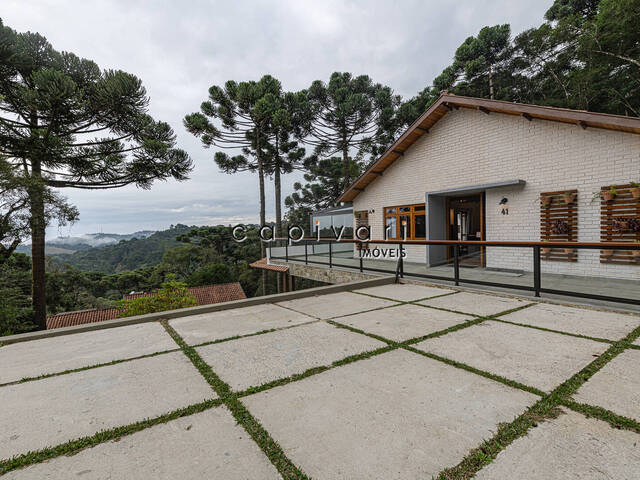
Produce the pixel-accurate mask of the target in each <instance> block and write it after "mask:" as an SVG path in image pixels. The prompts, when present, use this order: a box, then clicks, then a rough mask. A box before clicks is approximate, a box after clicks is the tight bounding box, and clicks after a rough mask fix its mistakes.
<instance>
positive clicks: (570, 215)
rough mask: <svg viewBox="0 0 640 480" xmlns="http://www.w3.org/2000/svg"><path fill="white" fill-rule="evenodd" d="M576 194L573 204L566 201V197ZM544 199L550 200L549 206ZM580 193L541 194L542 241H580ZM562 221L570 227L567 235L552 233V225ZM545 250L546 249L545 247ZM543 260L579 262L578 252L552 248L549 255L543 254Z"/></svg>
mask: <svg viewBox="0 0 640 480" xmlns="http://www.w3.org/2000/svg"><path fill="white" fill-rule="evenodd" d="M571 194H575V199H574V200H573V201H572V202H571V203H567V202H566V201H565V198H564V196H565V195H571ZM543 198H550V199H551V201H550V203H549V204H548V205H546V206H545V205H543V204H542V199H543ZM577 204H578V191H577V190H560V191H556V192H543V193H541V194H540V240H548V241H553V242H575V241H576V240H577V239H578V209H577ZM556 220H562V221H564V222H566V223H567V225H568V226H569V231H568V232H567V233H563V234H559V233H553V232H552V231H551V229H552V227H551V223H552V222H554V221H556ZM543 248H544V247H543ZM541 257H542V259H543V260H547V261H553V262H577V261H578V252H577V251H572V252H570V253H566V252H565V251H564V250H563V249H559V248H552V249H551V251H550V252H548V253H542V256H541Z"/></svg>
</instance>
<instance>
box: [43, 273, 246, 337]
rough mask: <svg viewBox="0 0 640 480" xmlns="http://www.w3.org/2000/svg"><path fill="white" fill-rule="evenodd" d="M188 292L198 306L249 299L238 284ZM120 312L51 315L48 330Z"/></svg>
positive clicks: (148, 294)
mask: <svg viewBox="0 0 640 480" xmlns="http://www.w3.org/2000/svg"><path fill="white" fill-rule="evenodd" d="M187 290H188V291H189V293H190V294H191V295H193V296H194V297H195V298H196V301H197V302H198V305H211V304H212V303H222V302H230V301H232V300H242V299H244V298H247V297H246V295H245V294H244V290H242V286H241V285H240V284H239V283H238V282H231V283H220V284H218V285H204V286H202V287H189V288H188V289H187ZM154 295H156V292H140V293H132V294H129V295H125V296H124V297H123V298H124V300H131V299H133V298H139V297H152V296H154ZM119 312H120V310H119V309H117V308H103V309H92V310H78V311H76V312H65V313H58V314H57V315H50V316H48V317H47V330H49V329H52V328H62V327H71V326H73V325H83V324H85V323H93V322H102V321H105V320H113V319H114V318H118V313H119Z"/></svg>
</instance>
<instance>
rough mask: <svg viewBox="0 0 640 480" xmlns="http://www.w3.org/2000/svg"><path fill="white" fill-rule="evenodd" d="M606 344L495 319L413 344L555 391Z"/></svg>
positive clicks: (418, 347) (605, 347)
mask: <svg viewBox="0 0 640 480" xmlns="http://www.w3.org/2000/svg"><path fill="white" fill-rule="evenodd" d="M608 347H609V344H606V343H601V342H595V341H593V340H586V339H583V338H577V337H570V336H568V335H562V334H560V333H552V332H545V331H542V330H535V329H533V328H527V327H519V326H517V325H509V324H506V323H499V322H492V321H486V322H483V323H480V324H478V325H474V326H472V327H469V328H465V329H463V330H459V331H457V332H453V333H449V334H447V335H444V336H442V337H437V338H432V339H428V340H425V341H424V342H420V343H418V344H417V345H415V348H417V349H420V350H423V351H426V352H431V353H435V354H436V355H439V356H441V357H446V358H449V359H451V360H457V361H459V362H462V363H466V364H467V365H470V366H472V367H475V368H478V369H480V370H485V371H487V372H491V373H494V374H497V375H501V376H503V377H506V378H509V379H511V380H515V381H517V382H520V383H524V384H525V385H529V386H532V387H537V388H539V389H541V390H544V391H550V390H553V389H554V388H555V387H557V386H558V385H559V384H561V383H562V382H563V381H565V380H567V379H568V378H569V377H571V376H572V375H573V374H575V373H577V372H578V371H580V370H581V369H582V368H584V367H585V366H587V365H588V364H589V363H591V362H592V361H593V360H594V359H595V357H596V356H598V355H600V354H601V353H603V352H604V351H605V350H606V349H607V348H608Z"/></svg>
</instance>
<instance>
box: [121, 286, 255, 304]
mask: <svg viewBox="0 0 640 480" xmlns="http://www.w3.org/2000/svg"><path fill="white" fill-rule="evenodd" d="M187 291H188V292H189V293H190V294H191V295H193V296H194V297H196V301H197V302H198V305H211V304H212V303H221V302H230V301H231V300H242V299H243V298H247V297H246V295H245V294H244V290H242V286H241V285H240V284H239V283H238V282H230V283H219V284H217V285H203V286H201V287H189V288H187ZM154 296H156V292H139V293H130V294H128V295H125V296H124V297H122V298H123V299H124V300H132V299H134V298H139V297H154Z"/></svg>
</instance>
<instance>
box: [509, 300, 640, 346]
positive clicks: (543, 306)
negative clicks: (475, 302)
mask: <svg viewBox="0 0 640 480" xmlns="http://www.w3.org/2000/svg"><path fill="white" fill-rule="evenodd" d="M500 318H501V319H502V320H508V321H510V322H517V323H524V324H527V325H533V326H535V327H542V328H550V329H552V330H560V331H562V332H568V333H575V334H579V335H586V336H589V337H596V338H606V339H608V340H618V339H620V338H623V337H625V336H626V335H628V334H629V332H631V331H632V330H633V329H634V328H636V327H638V325H640V316H638V315H631V314H624V313H614V312H602V311H599V310H591V309H586V308H578V307H566V306H564V305H552V304H548V303H538V304H537V305H533V306H531V307H529V308H525V309H523V310H518V311H517V312H513V313H509V314H507V315H504V316H502V317H500Z"/></svg>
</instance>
